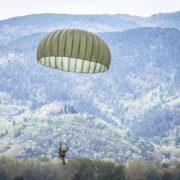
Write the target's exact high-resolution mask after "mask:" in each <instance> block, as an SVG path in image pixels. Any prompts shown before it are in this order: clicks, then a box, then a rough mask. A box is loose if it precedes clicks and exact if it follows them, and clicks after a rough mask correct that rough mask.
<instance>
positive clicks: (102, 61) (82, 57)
mask: <svg viewBox="0 0 180 180" xmlns="http://www.w3.org/2000/svg"><path fill="white" fill-rule="evenodd" d="M37 60H38V62H39V63H40V64H42V65H44V66H47V67H51V68H55V69H59V70H63V71H70V72H79V73H98V72H104V71H107V70H108V69H109V67H110V63H111V53H110V50H109V48H108V46H107V44H106V43H105V42H104V41H103V40H102V39H101V38H99V37H98V36H97V35H95V34H93V33H91V32H88V31H85V30H79V29H60V30H57V31H53V32H51V33H49V34H47V35H46V36H45V37H44V38H43V39H42V40H41V41H40V43H39V45H38V48H37Z"/></svg>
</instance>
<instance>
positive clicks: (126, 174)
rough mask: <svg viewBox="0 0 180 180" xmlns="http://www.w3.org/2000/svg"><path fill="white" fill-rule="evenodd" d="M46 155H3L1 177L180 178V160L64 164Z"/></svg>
mask: <svg viewBox="0 0 180 180" xmlns="http://www.w3.org/2000/svg"><path fill="white" fill-rule="evenodd" d="M44 159H45V157H34V158H26V159H23V160H22V161H16V160H15V159H13V158H10V157H5V156H4V157H3V156H1V157H0V179H1V180H9V179H13V180H23V179H27V180H35V179H38V180H52V179H53V180H84V179H86V180H131V179H132V180H179V177H180V168H179V164H174V165H172V166H169V167H168V168H166V169H164V168H162V166H161V164H159V163H157V162H141V161H131V162H129V163H128V164H126V165H125V164H115V163H113V162H110V161H103V160H93V159H89V158H74V159H69V160H68V161H67V164H66V165H65V166H64V165H62V163H61V161H60V160H59V159H54V160H49V159H48V158H47V159H46V160H44Z"/></svg>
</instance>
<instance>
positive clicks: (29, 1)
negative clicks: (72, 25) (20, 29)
mask: <svg viewBox="0 0 180 180" xmlns="http://www.w3.org/2000/svg"><path fill="white" fill-rule="evenodd" d="M0 2H1V3H0V4H1V5H0V20H2V19H7V18H9V17H15V16H22V15H27V14H39V13H66V14H116V13H119V14H130V15H138V16H150V15H152V14H156V13H160V12H174V11H179V10H180V0H0Z"/></svg>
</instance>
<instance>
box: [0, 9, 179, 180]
mask: <svg viewBox="0 0 180 180" xmlns="http://www.w3.org/2000/svg"><path fill="white" fill-rule="evenodd" d="M97 17H98V18H97ZM179 17H180V14H179V12H176V13H172V14H171V13H170V14H159V15H154V16H151V17H150V18H145V19H142V18H138V17H131V16H128V15H127V16H126V15H114V16H110V15H97V16H91V15H89V16H82V17H81V16H73V15H55V14H53V15H52V14H43V15H32V16H25V17H17V18H11V19H8V20H5V21H0V30H1V32H2V34H1V39H0V44H1V45H0V77H1V78H0V155H6V156H13V157H15V158H17V159H19V160H21V161H22V162H21V161H20V162H16V160H12V161H14V162H16V163H19V166H20V165H21V163H24V162H25V161H26V159H24V158H25V157H26V158H27V157H28V158H30V157H36V156H46V157H48V158H52V159H54V158H56V157H57V148H58V143H59V142H58V141H59V139H60V138H61V139H62V140H63V141H70V145H71V148H70V150H69V152H68V155H67V158H68V159H71V160H69V163H68V164H69V165H70V164H71V163H70V162H72V163H74V162H76V161H75V160H73V158H74V157H76V158H81V157H89V158H92V159H104V160H110V161H113V162H114V163H127V162H129V161H131V160H141V161H142V162H144V161H151V160H154V161H158V162H159V163H161V164H163V163H164V164H166V163H167V164H168V165H169V166H170V167H169V168H167V167H166V168H167V169H165V170H167V172H166V173H170V174H171V175H172V176H173V177H176V176H175V175H174V174H173V173H174V169H176V168H174V167H175V165H174V164H175V163H178V162H179V161H180V121H179V119H180V108H179V107H180V94H179V92H180V91H179V90H180V86H179V84H180V71H179V70H180V66H179V65H180V63H179V60H180V53H179V52H180V31H179V30H178V29H179V19H180V18H179ZM45 19H46V21H45ZM52 19H53V20H54V21H52ZM95 19H96V23H94V24H93V22H95V21H94V20H95ZM75 20H76V21H75ZM84 22H86V23H84ZM83 23H84V24H83ZM57 24H58V27H56V26H55V25H57ZM91 25H93V26H91ZM166 25H167V26H166ZM72 26H73V27H76V28H82V29H87V30H92V31H95V28H94V27H96V30H97V31H96V34H97V35H98V36H100V37H101V38H102V39H104V40H105V41H106V43H107V44H108V46H109V47H110V50H111V54H112V62H111V67H110V69H109V70H108V71H107V72H105V73H100V74H95V75H94V74H91V75H90V74H76V73H67V72H62V71H57V70H55V69H51V68H47V67H42V66H41V65H40V64H38V62H37V60H36V49H37V45H38V42H39V41H40V39H41V38H42V37H43V36H44V35H45V34H46V33H47V31H50V30H52V29H53V28H55V27H56V28H67V27H72ZM141 26H158V27H141ZM40 27H41V28H40ZM88 27H92V29H89V28H88ZM110 27H111V28H110ZM166 27H168V28H166ZM169 27H171V28H169ZM133 28H135V29H133ZM175 28H176V29H175ZM54 103H59V104H60V105H61V109H60V111H59V112H58V113H56V114H53V113H52V112H51V111H48V112H45V113H46V114H43V108H45V107H50V106H51V105H52V104H54ZM23 159H24V160H23ZM27 160H28V161H31V159H27ZM81 160H82V161H83V159H79V160H77V162H79V163H80V164H81ZM7 161H8V160H7ZM32 161H33V162H34V160H32ZM35 161H36V158H35ZM37 161H38V160H37ZM47 161H48V162H51V161H50V160H47ZM87 161H90V162H92V163H96V161H94V160H87ZM38 162H39V161H38ZM142 162H141V163H142ZM51 163H54V161H52V162H51ZM155 164H156V163H155ZM161 164H158V163H157V164H156V165H157V168H155V170H157V174H158V173H159V174H158V177H159V178H160V177H163V173H165V170H164V169H163V168H164V167H163V168H162V166H161ZM69 165H67V167H69ZM156 165H155V166H156ZM23 166H24V165H23ZM107 166H108V165H107ZM112 166H113V167H114V168H116V167H118V166H116V164H114V165H112ZM122 166H123V167H125V169H127V167H128V166H126V165H122ZM120 167H121V166H120ZM177 167H178V166H177ZM99 168H100V167H99ZM161 168H162V169H161ZM173 168H174V169H173ZM100 169H101V168H100ZM100 169H99V170H98V173H99V171H100ZM120 169H121V168H120ZM115 171H116V170H115V169H114V172H115ZM152 171H153V170H152ZM2 173H4V172H2ZM126 173H127V172H125V175H124V177H127V174H126ZM171 175H170V176H171ZM13 176H14V175H13ZM79 176H80V175H77V177H76V178H77V179H78V177H79ZM82 176H83V175H82ZM93 176H94V178H96V177H97V176H98V175H97V174H96V173H95V174H94V175H93ZM73 177H74V176H73ZM24 178H25V176H24ZM74 178H75V177H74Z"/></svg>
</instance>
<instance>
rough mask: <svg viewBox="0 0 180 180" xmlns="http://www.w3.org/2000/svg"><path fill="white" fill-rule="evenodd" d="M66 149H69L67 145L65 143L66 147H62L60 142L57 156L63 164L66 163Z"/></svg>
mask: <svg viewBox="0 0 180 180" xmlns="http://www.w3.org/2000/svg"><path fill="white" fill-rule="evenodd" d="M68 149H69V146H67V144H66V148H65V149H62V142H60V147H59V152H58V154H59V158H60V159H61V161H62V164H63V165H65V164H66V161H65V157H66V152H67V151H68Z"/></svg>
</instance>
